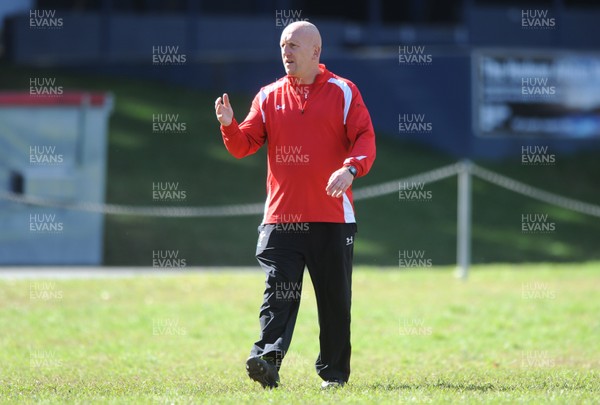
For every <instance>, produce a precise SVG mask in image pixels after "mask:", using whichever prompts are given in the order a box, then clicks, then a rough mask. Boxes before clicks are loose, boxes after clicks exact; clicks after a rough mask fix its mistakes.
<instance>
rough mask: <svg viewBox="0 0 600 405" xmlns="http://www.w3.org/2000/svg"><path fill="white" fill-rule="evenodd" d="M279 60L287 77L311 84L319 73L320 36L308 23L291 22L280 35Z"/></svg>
mask: <svg viewBox="0 0 600 405" xmlns="http://www.w3.org/2000/svg"><path fill="white" fill-rule="evenodd" d="M279 45H280V46H281V58H282V60H283V66H284V68H285V71H286V73H287V74H288V75H290V76H293V77H297V78H298V79H300V80H301V81H302V82H303V83H306V84H309V83H312V81H313V80H314V78H315V76H316V75H317V74H318V73H319V72H320V70H319V59H320V57H321V34H320V33H319V30H318V29H317V27H316V26H315V25H314V24H311V23H309V22H308V21H297V22H293V23H291V24H290V25H288V26H287V27H285V29H284V30H283V32H282V33H281V40H280V42H279Z"/></svg>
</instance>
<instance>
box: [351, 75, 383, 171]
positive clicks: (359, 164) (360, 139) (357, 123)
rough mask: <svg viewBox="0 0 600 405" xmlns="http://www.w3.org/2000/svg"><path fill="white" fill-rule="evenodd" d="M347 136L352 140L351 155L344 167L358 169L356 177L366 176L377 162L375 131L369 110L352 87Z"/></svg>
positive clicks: (356, 90)
mask: <svg viewBox="0 0 600 405" xmlns="http://www.w3.org/2000/svg"><path fill="white" fill-rule="evenodd" d="M346 135H347V136H348V139H349V140H350V145H351V149H350V154H349V156H348V157H347V158H346V160H344V165H351V166H354V167H356V170H357V174H356V177H361V176H364V175H366V174H367V173H368V172H369V170H370V169H371V166H373V162H374V161H375V155H376V153H375V131H374V130H373V124H372V122H371V116H370V115H369V110H367V107H366V106H365V103H364V101H363V99H362V96H361V95H360V92H359V91H358V88H356V86H352V103H351V104H350V108H349V110H348V115H347V117H346Z"/></svg>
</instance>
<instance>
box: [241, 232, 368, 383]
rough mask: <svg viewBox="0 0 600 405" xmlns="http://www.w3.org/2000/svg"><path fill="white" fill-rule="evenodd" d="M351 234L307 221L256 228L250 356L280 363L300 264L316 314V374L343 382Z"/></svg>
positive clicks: (294, 314)
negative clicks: (261, 277) (259, 292)
mask: <svg viewBox="0 0 600 405" xmlns="http://www.w3.org/2000/svg"><path fill="white" fill-rule="evenodd" d="M355 233H356V224H354V223H352V224H343V223H324V222H310V223H289V224H267V225H261V226H260V227H259V239H258V244H257V248H256V258H257V259H258V262H259V263H260V265H261V267H262V268H263V270H264V271H265V274H266V280H265V292H264V297H263V304H262V306H261V308H260V327H261V334H260V339H259V340H258V341H257V342H256V343H255V344H254V346H253V348H252V351H251V355H252V356H266V357H272V358H273V359H274V360H275V361H276V364H277V366H278V367H279V366H280V365H281V360H283V357H284V356H285V354H286V353H287V350H288V348H289V346H290V343H291V340H292V334H293V332H294V325H295V323H296V317H297V315H298V308H299V306H300V293H301V290H302V276H303V273H304V266H305V265H306V267H307V268H308V272H309V274H310V277H311V280H312V283H313V286H314V289H315V296H316V299H317V306H318V313H319V327H320V334H319V343H320V353H319V357H318V358H317V361H316V369H317V373H318V374H319V376H320V377H321V378H322V379H324V380H332V379H337V380H342V381H348V377H349V376H350V305H351V298H352V254H353V250H354V236H355Z"/></svg>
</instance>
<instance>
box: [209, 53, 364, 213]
mask: <svg viewBox="0 0 600 405" xmlns="http://www.w3.org/2000/svg"><path fill="white" fill-rule="evenodd" d="M320 68H321V74H319V75H317V77H316V78H315V81H314V83H313V84H311V85H297V84H295V78H292V77H289V76H286V77H283V78H281V79H279V80H277V81H276V82H274V83H271V84H270V85H268V86H265V87H263V88H262V89H260V91H259V92H258V94H257V95H256V97H254V101H253V102H252V107H251V108H250V113H248V116H247V117H246V119H245V120H244V122H242V123H241V124H239V125H238V123H237V121H236V120H235V118H234V120H233V122H232V123H231V124H230V125H228V126H226V127H224V126H221V133H222V135H223V142H224V143H225V147H226V148H227V150H228V151H229V153H231V154H232V155H233V156H235V157H236V158H243V157H245V156H248V155H250V154H253V153H254V152H256V151H257V150H258V148H260V147H261V146H262V145H263V144H264V143H265V141H266V142H267V147H268V174H267V201H266V203H265V214H264V217H263V221H262V223H263V224H270V223H289V222H336V223H352V222H356V220H355V218H354V205H353V200H352V190H351V188H350V189H348V190H347V191H346V193H344V195H343V197H342V198H334V197H331V196H328V195H327V193H326V191H325V187H326V186H327V182H328V180H329V177H330V176H331V174H332V173H333V172H334V171H336V170H337V169H339V168H340V167H342V166H343V165H352V166H354V167H356V169H357V171H358V174H357V176H356V177H361V176H364V175H365V174H367V173H368V171H369V169H370V168H371V166H372V165H373V161H374V160H375V132H374V131H373V125H372V123H371V117H370V115H369V111H368V110H367V107H366V106H365V104H364V102H363V100H362V97H361V95H360V92H359V91H358V88H357V87H356V86H355V85H354V83H352V82H351V81H349V80H347V79H344V78H342V77H339V76H336V75H334V74H333V73H331V72H330V71H328V70H327V69H326V68H325V65H320Z"/></svg>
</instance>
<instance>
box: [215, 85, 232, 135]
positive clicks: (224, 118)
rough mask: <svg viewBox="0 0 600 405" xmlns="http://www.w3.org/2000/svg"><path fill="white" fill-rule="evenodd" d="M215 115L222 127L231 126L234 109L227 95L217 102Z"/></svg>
mask: <svg viewBox="0 0 600 405" xmlns="http://www.w3.org/2000/svg"><path fill="white" fill-rule="evenodd" d="M215 113H216V114H217V119H218V120H219V122H220V123H221V125H223V126H224V127H226V126H228V125H231V121H232V120H233V108H232V107H231V103H230V102H229V96H228V95H227V93H224V94H223V97H222V98H221V97H219V98H217V99H216V100H215Z"/></svg>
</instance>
